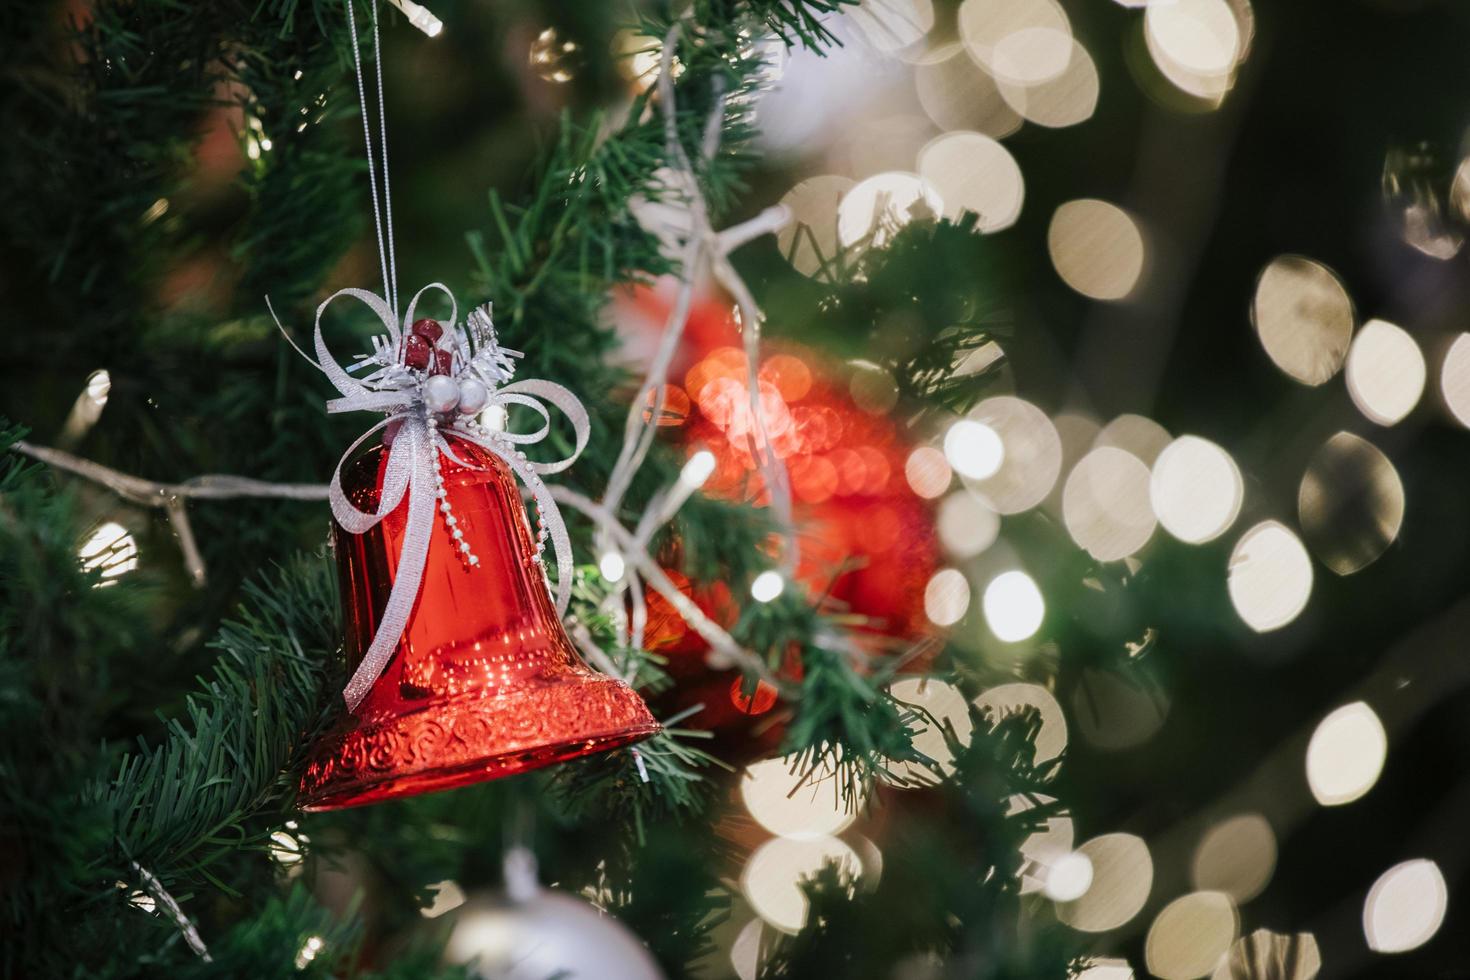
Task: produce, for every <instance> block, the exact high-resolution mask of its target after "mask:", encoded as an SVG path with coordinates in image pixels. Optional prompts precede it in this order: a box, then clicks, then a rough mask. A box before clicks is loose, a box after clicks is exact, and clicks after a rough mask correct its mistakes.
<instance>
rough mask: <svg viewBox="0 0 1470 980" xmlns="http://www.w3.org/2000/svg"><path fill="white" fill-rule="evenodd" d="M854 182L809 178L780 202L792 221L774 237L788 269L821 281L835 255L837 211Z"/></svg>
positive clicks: (828, 177) (832, 176)
mask: <svg viewBox="0 0 1470 980" xmlns="http://www.w3.org/2000/svg"><path fill="white" fill-rule="evenodd" d="M852 187H853V181H851V180H849V179H848V178H846V177H840V176H838V175H836V174H823V175H821V176H819V177H809V178H807V179H806V180H803V181H802V182H801V183H799V184H797V185H796V186H795V187H793V188H791V190H789V191H787V192H786V195H785V196H784V197H782V198H781V203H782V204H783V205H785V206H786V208H787V209H788V210H790V212H791V220H790V221H788V222H787V223H786V225H785V226H783V227H782V228H781V230H780V231H778V232H777V233H776V245H777V247H779V248H780V249H781V254H782V255H784V256H785V257H786V261H788V262H790V263H791V267H792V268H793V269H795V270H796V271H797V272H800V273H801V274H802V275H804V276H808V277H815V278H823V277H824V276H828V275H829V274H828V273H826V272H824V271H823V270H824V269H826V268H827V266H828V264H829V263H830V262H831V261H832V258H833V256H835V255H836V254H837V251H838V248H839V244H838V239H837V207H838V205H839V204H841V203H842V198H843V196H844V195H845V194H847V192H848V191H850V190H852Z"/></svg>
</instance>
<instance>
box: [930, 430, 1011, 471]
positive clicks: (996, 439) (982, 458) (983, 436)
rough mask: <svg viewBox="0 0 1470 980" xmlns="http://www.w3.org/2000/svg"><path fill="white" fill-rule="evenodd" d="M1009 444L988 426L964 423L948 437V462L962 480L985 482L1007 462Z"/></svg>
mask: <svg viewBox="0 0 1470 980" xmlns="http://www.w3.org/2000/svg"><path fill="white" fill-rule="evenodd" d="M1005 455H1006V450H1005V444H1004V443H1002V442H1001V441H1000V435H999V434H998V433H997V432H996V431H995V430H994V429H992V428H991V427H990V426H988V425H986V424H985V423H984V422H976V421H975V420H974V419H960V420H959V421H958V422H955V423H954V424H952V425H951V426H950V427H949V428H948V429H947V430H945V433H944V458H945V459H947V460H949V465H950V466H951V467H952V468H953V469H954V471H955V472H956V473H958V474H959V475H960V476H967V477H969V478H970V479H972V480H983V479H985V478H986V477H987V476H992V475H994V474H995V471H996V470H998V469H1000V464H1001V463H1002V462H1004V461H1005Z"/></svg>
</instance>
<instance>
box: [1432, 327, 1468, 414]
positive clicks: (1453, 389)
mask: <svg viewBox="0 0 1470 980" xmlns="http://www.w3.org/2000/svg"><path fill="white" fill-rule="evenodd" d="M1439 392H1440V394H1441V395H1442V396H1443V397H1444V404H1445V407H1446V408H1448V409H1449V410H1450V414H1451V415H1453V416H1454V417H1455V421H1457V422H1459V423H1460V424H1461V425H1463V426H1465V427H1466V428H1470V333H1462V334H1460V335H1459V336H1458V337H1456V338H1455V341H1454V343H1452V344H1450V349H1449V351H1448V352H1447V353H1446V354H1445V358H1444V363H1443V364H1441V365H1440V370H1439Z"/></svg>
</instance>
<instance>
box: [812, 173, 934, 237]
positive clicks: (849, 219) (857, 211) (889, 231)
mask: <svg viewBox="0 0 1470 980" xmlns="http://www.w3.org/2000/svg"><path fill="white" fill-rule="evenodd" d="M942 213H945V211H944V199H943V197H941V196H940V193H939V192H938V191H936V189H935V185H933V184H932V183H930V182H929V181H928V180H926V179H923V178H921V177H920V176H919V175H918V174H911V173H905V172H904V171H901V170H892V171H889V172H887V173H881V174H874V175H873V176H872V177H869V178H868V179H866V180H863V181H859V182H858V183H857V184H855V185H854V186H853V187H852V188H851V189H850V190H849V191H848V192H847V193H846V194H844V195H843V196H842V203H841V204H839V205H838V206H837V238H838V240H839V241H840V242H841V243H842V244H843V245H854V244H857V243H859V242H865V243H867V244H870V245H872V247H874V248H882V247H883V246H884V245H886V244H888V240H889V239H890V238H892V237H893V233H894V232H895V231H897V230H898V229H900V228H902V227H903V226H904V225H906V224H908V223H909V222H910V221H913V220H914V219H916V218H925V217H928V218H934V217H938V216H939V215H940V214H942Z"/></svg>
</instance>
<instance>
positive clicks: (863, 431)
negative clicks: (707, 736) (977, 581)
mask: <svg viewBox="0 0 1470 980" xmlns="http://www.w3.org/2000/svg"><path fill="white" fill-rule="evenodd" d="M667 311H668V303H667V300H666V298H665V296H664V294H662V293H660V292H658V291H657V290H654V289H642V290H639V291H638V292H636V293H634V294H633V295H631V296H629V297H625V298H624V299H623V301H622V305H621V308H620V311H619V312H620V314H621V319H622V322H623V323H624V324H625V325H626V324H630V323H631V324H640V323H641V324H644V325H645V326H643V327H642V328H641V329H642V330H644V331H646V332H649V333H653V334H655V336H656V333H657V331H658V330H659V329H661V327H662V324H663V320H664V318H665V317H666V316H667ZM631 329H632V330H635V331H636V330H638V329H640V328H638V327H636V326H635V327H633V328H631ZM640 339H641V340H646V339H647V337H646V333H645V336H644V337H643V338H639V337H638V336H637V334H636V333H635V335H634V337H633V338H632V342H633V343H634V344H635V345H637V344H638V343H639V341H640ZM740 344H741V337H740V333H739V330H738V328H737V325H736V323H735V321H734V320H733V318H732V316H731V314H730V306H729V304H728V303H722V302H717V301H716V300H714V299H710V298H706V299H703V300H701V301H696V303H695V304H694V308H693V312H692V314H691V316H690V320H689V326H688V328H687V329H686V331H685V336H684V339H683V346H682V347H681V350H680V352H679V357H678V358H677V359H676V360H675V363H674V367H673V369H672V370H671V371H670V373H669V381H670V384H668V385H667V386H666V387H665V390H664V408H663V411H662V413H661V415H660V418H659V424H660V425H661V426H664V427H665V428H666V431H667V432H669V433H670V434H672V436H673V438H674V439H675V440H676V441H677V442H678V443H679V444H680V445H681V446H683V447H684V449H685V450H686V452H687V453H689V454H693V453H694V452H697V451H698V450H700V449H708V450H709V451H710V452H711V453H713V455H714V457H715V469H714V472H713V473H711V475H710V477H709V479H708V480H707V481H706V482H705V484H704V487H703V492H704V493H705V494H708V495H710V496H713V497H719V498H725V499H730V500H744V501H748V502H752V503H755V504H757V505H764V504H767V503H768V502H769V495H768V494H767V492H766V488H765V483H764V480H763V478H762V475H761V473H760V470H759V468H758V466H757V463H756V460H755V457H754V456H753V454H752V452H751V443H752V441H753V440H754V439H755V438H756V434H755V433H754V432H753V431H752V422H753V415H752V412H751V409H750V395H749V387H748V380H749V375H748V366H747V362H746V357H745V352H744V350H743V349H742V347H741V346H740ZM762 346H763V355H762V359H761V361H760V364H759V366H758V370H757V383H758V386H759V396H760V400H761V409H762V413H763V415H764V417H765V422H766V434H767V436H768V437H769V439H770V442H771V447H772V449H773V450H774V452H775V453H776V455H777V456H779V457H780V458H781V459H782V460H783V461H784V462H785V464H786V468H787V472H788V473H789V475H790V483H791V492H792V498H793V499H792V503H793V508H794V515H795V520H796V524H797V527H798V530H799V543H800V546H801V561H800V564H799V566H798V568H797V577H798V578H799V579H800V580H801V582H802V584H803V585H804V586H805V587H806V589H807V592H808V593H809V594H810V595H812V596H813V597H824V598H823V599H822V601H823V602H824V603H825V604H826V605H827V606H830V607H832V608H833V609H835V610H840V611H842V612H845V613H848V614H850V615H851V616H853V617H854V619H855V621H856V622H857V623H858V626H857V632H858V634H859V635H860V636H861V635H863V634H867V635H868V636H869V637H870V638H871V639H872V646H873V648H874V651H875V652H879V651H881V650H885V649H889V648H902V647H903V646H904V643H903V642H902V641H903V640H905V639H916V638H918V637H919V636H920V635H921V634H922V633H923V632H925V631H926V630H927V629H928V628H929V627H928V622H927V620H926V618H925V616H924V607H923V596H924V586H925V585H926V583H927V582H928V580H929V578H930V577H931V576H932V575H933V573H934V571H935V568H936V566H937V564H938V554H939V550H938V542H937V538H936V536H935V531H934V517H933V512H932V509H931V505H930V504H929V503H928V502H927V501H925V500H923V499H921V498H920V497H918V496H917V495H916V494H915V493H914V492H913V491H912V490H911V489H910V488H909V486H908V484H907V482H906V480H905V479H904V462H905V460H906V459H907V457H908V454H909V451H910V450H911V449H912V446H910V445H909V444H908V443H907V442H905V441H904V439H903V438H902V436H901V434H900V432H899V429H898V426H897V425H896V424H895V423H894V422H893V421H892V420H891V419H890V418H889V417H888V416H887V414H886V413H884V412H877V411H865V410H864V409H863V408H861V407H859V405H858V404H857V403H856V402H855V401H854V399H853V397H852V395H851V394H849V391H848V386H847V384H846V383H845V382H844V381H843V380H841V378H840V375H839V374H838V369H839V366H834V365H833V364H831V362H829V361H827V360H825V359H823V358H822V357H820V356H819V355H817V354H814V353H812V352H810V351H806V350H802V349H798V348H795V347H790V346H787V347H784V348H780V347H777V346H776V345H774V344H772V343H770V342H766V343H764V344H763V345H762ZM869 407H873V406H869ZM677 551H678V543H677V542H675V543H674V546H673V549H672V550H671V551H670V552H669V553H666V554H663V555H661V556H660V558H661V560H662V561H663V563H664V564H666V565H678V564H679V563H680V561H679V559H680V556H679V555H678V553H677ZM671 578H673V579H674V581H675V582H676V583H677V584H679V585H680V587H681V589H683V590H684V591H686V592H687V593H688V594H689V595H690V597H691V598H693V599H694V601H695V602H696V603H697V604H698V605H699V606H700V608H701V609H703V610H704V611H705V613H706V614H707V615H709V616H711V617H712V618H713V619H714V620H715V621H716V622H719V623H720V624H721V625H724V626H726V627H729V626H732V625H733V624H734V622H735V620H736V618H737V617H738V606H739V604H740V603H744V602H749V601H753V600H751V599H750V598H749V597H748V596H740V597H738V599H737V598H736V597H732V596H731V594H730V591H729V588H728V587H727V586H726V585H725V583H723V582H711V583H700V582H694V583H691V582H689V581H688V580H687V579H686V578H685V577H684V576H683V575H682V574H679V573H678V572H677V571H671ZM648 602H649V616H648V627H647V630H646V636H645V642H646V644H647V645H648V647H649V649H651V650H654V651H656V652H658V653H661V654H663V655H664V656H666V657H667V658H668V660H669V663H668V670H669V672H670V674H671V675H672V676H673V678H674V680H675V682H676V683H675V686H674V688H673V690H672V691H671V692H669V693H667V694H665V695H663V696H661V697H660V698H659V699H658V700H657V701H656V702H655V710H656V711H657V712H658V713H660V714H661V715H664V714H669V713H672V712H674V711H678V710H681V709H683V708H685V707H688V706H691V705H695V704H701V703H702V704H703V705H704V709H703V711H701V712H700V713H699V714H697V715H695V716H694V717H692V718H691V719H690V720H689V722H688V724H690V725H693V726H695V727H698V728H703V729H708V730H710V731H713V732H714V733H715V734H716V736H717V746H716V751H717V752H721V753H723V754H724V756H725V757H726V758H729V759H731V760H732V761H740V760H742V759H746V758H755V757H758V756H760V755H764V754H768V753H769V751H770V750H772V749H774V748H775V747H776V745H777V743H779V741H780V736H781V725H780V720H781V718H782V717H783V714H784V713H783V712H782V711H781V702H780V700H779V698H778V697H777V692H776V689H775V688H774V687H772V686H771V685H770V684H767V683H765V682H760V683H758V684H753V683H752V682H750V681H749V680H747V679H745V678H744V677H742V675H741V673H740V672H739V671H738V670H733V669H729V668H727V667H724V666H720V665H715V666H712V665H710V664H709V663H708V662H707V655H708V653H709V650H708V647H707V646H706V645H705V643H704V641H703V640H702V639H700V637H699V636H698V635H697V634H696V633H694V632H693V631H692V630H689V629H688V628H687V626H686V625H685V624H684V621H683V620H682V618H680V617H679V615H678V613H676V612H675V611H674V609H673V608H672V607H671V606H670V605H669V604H668V603H667V602H666V601H665V600H664V599H663V598H662V597H661V596H659V595H657V593H650V596H649V600H648ZM779 673H780V674H781V675H782V676H784V677H786V678H788V679H791V680H797V679H799V678H800V676H801V664H800V659H799V656H797V654H796V652H795V651H792V652H791V653H790V654H789V655H788V656H787V658H786V660H785V662H784V663H783V664H781V665H780V667H779Z"/></svg>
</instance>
